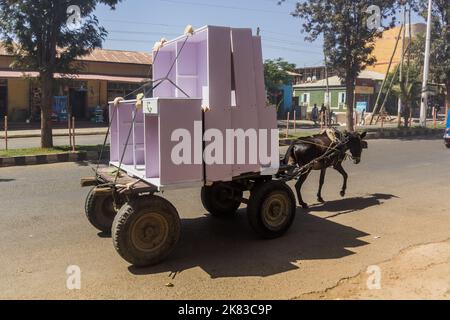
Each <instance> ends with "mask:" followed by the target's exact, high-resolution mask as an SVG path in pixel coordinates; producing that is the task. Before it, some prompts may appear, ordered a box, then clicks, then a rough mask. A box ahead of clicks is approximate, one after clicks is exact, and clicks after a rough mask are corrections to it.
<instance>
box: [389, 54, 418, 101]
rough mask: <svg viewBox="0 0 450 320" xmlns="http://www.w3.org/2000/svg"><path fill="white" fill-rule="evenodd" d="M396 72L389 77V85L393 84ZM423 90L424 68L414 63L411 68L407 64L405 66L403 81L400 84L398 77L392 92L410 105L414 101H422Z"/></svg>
mask: <svg viewBox="0 0 450 320" xmlns="http://www.w3.org/2000/svg"><path fill="white" fill-rule="evenodd" d="M394 74H395V71H393V72H391V73H390V74H389V75H388V77H387V83H391V80H392V77H393V76H394ZM421 90H422V67H421V66H420V65H419V64H417V63H415V62H413V63H412V64H410V65H409V66H408V65H407V64H406V63H405V64H404V65H403V81H402V82H400V80H399V77H398V76H397V77H396V79H395V81H394V85H393V87H392V92H393V93H394V94H395V95H396V96H397V97H399V98H401V99H402V100H403V101H404V102H406V103H409V102H411V101H413V100H417V99H419V100H420V94H421Z"/></svg>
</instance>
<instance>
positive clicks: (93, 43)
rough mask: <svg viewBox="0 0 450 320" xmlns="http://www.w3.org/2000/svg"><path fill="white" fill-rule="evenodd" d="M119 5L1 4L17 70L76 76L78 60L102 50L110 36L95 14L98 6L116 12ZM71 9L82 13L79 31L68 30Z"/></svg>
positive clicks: (84, 0)
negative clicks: (79, 10)
mask: <svg viewBox="0 0 450 320" xmlns="http://www.w3.org/2000/svg"><path fill="white" fill-rule="evenodd" d="M119 1H121V0H0V35H1V38H2V40H3V44H4V46H5V47H6V49H7V51H8V52H9V53H10V54H13V55H14V56H15V57H16V58H15V62H14V67H16V68H18V69H24V70H33V71H39V72H41V73H47V74H48V73H55V72H61V73H66V72H75V71H76V70H77V66H75V65H74V64H73V61H74V59H75V58H76V57H79V56H83V55H86V54H88V53H90V52H91V51H92V50H93V49H95V48H99V47H101V46H102V41H103V40H104V39H105V38H106V36H107V32H106V30H105V29H104V28H103V27H101V26H100V25H99V21H98V19H97V17H96V16H95V15H94V14H93V12H94V10H95V8H96V6H97V5H98V4H99V3H102V4H106V5H109V6H110V7H111V8H115V5H116V4H117V3H118V2H119ZM71 5H77V6H79V7H80V9H81V18H82V25H81V26H80V28H79V29H78V30H69V28H68V27H67V20H68V14H67V9H68V7H69V6H71ZM78 67H79V66H78Z"/></svg>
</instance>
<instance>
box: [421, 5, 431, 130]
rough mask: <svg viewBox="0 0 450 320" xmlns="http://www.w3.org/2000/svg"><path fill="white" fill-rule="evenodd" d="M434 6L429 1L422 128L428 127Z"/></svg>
mask: <svg viewBox="0 0 450 320" xmlns="http://www.w3.org/2000/svg"><path fill="white" fill-rule="evenodd" d="M432 6H433V0H428V19H427V40H426V45H425V63H424V67H423V83H422V102H421V105H420V126H422V127H426V125H427V107H428V77H429V73H430V51H431V17H432V16H431V15H432Z"/></svg>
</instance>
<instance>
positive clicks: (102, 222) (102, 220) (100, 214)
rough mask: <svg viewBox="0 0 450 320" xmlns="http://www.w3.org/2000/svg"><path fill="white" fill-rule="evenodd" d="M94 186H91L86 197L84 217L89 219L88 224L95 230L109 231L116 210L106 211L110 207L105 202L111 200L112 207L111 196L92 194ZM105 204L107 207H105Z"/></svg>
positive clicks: (108, 232)
mask: <svg viewBox="0 0 450 320" xmlns="http://www.w3.org/2000/svg"><path fill="white" fill-rule="evenodd" d="M94 190H95V188H93V189H92V190H91V191H90V192H89V194H88V196H87V198H86V203H85V213H86V217H87V219H88V220H89V222H90V224H91V225H92V226H94V227H95V228H96V229H97V230H99V231H102V232H105V233H107V234H110V233H111V228H112V225H113V222H114V218H115V216H116V214H117V212H116V211H114V212H112V211H110V212H108V209H111V207H110V206H109V205H108V204H107V202H111V205H112V208H114V205H113V202H114V199H113V196H112V193H111V195H107V196H104V195H102V196H98V195H95V194H94ZM105 205H106V206H107V207H105Z"/></svg>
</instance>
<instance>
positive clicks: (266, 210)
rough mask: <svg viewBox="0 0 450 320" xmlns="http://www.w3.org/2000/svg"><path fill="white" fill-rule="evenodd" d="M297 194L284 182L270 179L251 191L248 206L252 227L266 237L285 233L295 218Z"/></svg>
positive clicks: (272, 237)
mask: <svg viewBox="0 0 450 320" xmlns="http://www.w3.org/2000/svg"><path fill="white" fill-rule="evenodd" d="M295 211H296V204H295V196H294V194H293V192H292V190H291V188H289V186H288V185H286V184H285V183H284V182H281V181H270V182H265V183H262V184H260V185H257V186H256V187H255V188H254V189H253V190H252V192H251V195H250V200H249V204H248V208H247V214H248V219H249V222H250V225H251V227H252V228H253V229H254V230H255V231H256V233H258V234H259V235H260V236H261V237H263V238H265V239H275V238H279V237H281V236H282V235H283V234H285V233H286V232H287V231H288V230H289V228H290V227H291V226H292V223H293V222H294V219H295Z"/></svg>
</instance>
